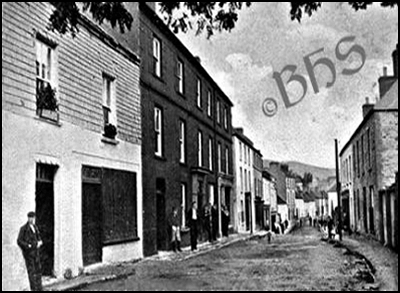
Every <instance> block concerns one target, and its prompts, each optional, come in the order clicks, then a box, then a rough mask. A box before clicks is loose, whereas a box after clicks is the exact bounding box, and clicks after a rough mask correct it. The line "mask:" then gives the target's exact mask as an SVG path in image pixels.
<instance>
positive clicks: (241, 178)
mask: <svg viewBox="0 0 400 293" xmlns="http://www.w3.org/2000/svg"><path fill="white" fill-rule="evenodd" d="M240 192H241V193H243V169H242V167H240Z"/></svg>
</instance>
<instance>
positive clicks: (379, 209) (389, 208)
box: [341, 49, 399, 246]
mask: <svg viewBox="0 0 400 293" xmlns="http://www.w3.org/2000/svg"><path fill="white" fill-rule="evenodd" d="M397 54H398V53H397V49H396V51H394V53H393V67H394V76H387V75H386V73H385V75H384V76H383V77H382V78H380V80H379V84H380V91H381V92H380V99H379V100H378V101H377V103H376V104H375V105H374V104H371V103H369V101H368V100H367V103H366V104H365V105H364V106H363V114H364V119H363V121H362V123H361V124H360V126H359V127H358V128H357V130H356V131H355V132H354V134H353V136H352V137H351V139H350V140H349V142H348V143H347V144H346V145H345V146H344V148H343V150H342V153H341V155H342V158H344V157H345V154H346V153H348V152H349V150H350V149H351V150H352V154H353V160H352V166H351V167H352V172H351V176H352V185H353V194H354V213H353V214H352V215H350V218H354V222H355V224H354V229H355V230H357V231H359V232H361V233H364V234H370V235H372V236H374V237H376V238H377V239H379V240H380V241H381V242H383V243H385V244H387V245H388V246H391V245H392V244H393V240H392V239H393V237H392V235H391V233H392V232H393V231H394V229H392V227H394V226H397V225H395V224H394V222H393V219H394V215H395V206H396V203H395V201H396V197H393V198H391V197H388V196H387V195H388V194H387V193H386V192H385V190H387V189H389V188H390V187H391V186H392V185H393V184H394V183H395V181H396V173H397V172H398V111H399V110H398V57H397V56H398V55H397Z"/></svg>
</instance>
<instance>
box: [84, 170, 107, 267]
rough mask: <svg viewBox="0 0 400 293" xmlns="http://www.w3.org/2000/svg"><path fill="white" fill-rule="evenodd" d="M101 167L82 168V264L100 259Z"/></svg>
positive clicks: (99, 260)
mask: <svg viewBox="0 0 400 293" xmlns="http://www.w3.org/2000/svg"><path fill="white" fill-rule="evenodd" d="M101 172H102V171H101V169H96V168H88V167H83V169H82V254H83V265H84V266H88V265H92V264H96V263H100V262H101V261H102V249H103V244H102V210H101V209H102V189H101V188H102V187H101Z"/></svg>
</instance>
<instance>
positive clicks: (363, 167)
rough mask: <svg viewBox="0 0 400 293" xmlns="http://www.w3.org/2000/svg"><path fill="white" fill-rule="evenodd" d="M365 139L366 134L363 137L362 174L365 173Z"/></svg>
mask: <svg viewBox="0 0 400 293" xmlns="http://www.w3.org/2000/svg"><path fill="white" fill-rule="evenodd" d="M364 144H365V139H364V134H363V135H361V171H362V174H364V172H365V147H364Z"/></svg>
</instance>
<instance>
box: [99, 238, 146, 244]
mask: <svg viewBox="0 0 400 293" xmlns="http://www.w3.org/2000/svg"><path fill="white" fill-rule="evenodd" d="M138 241H140V238H139V237H133V238H128V239H121V240H110V241H104V242H103V245H104V246H112V245H120V244H128V243H132V242H138Z"/></svg>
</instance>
